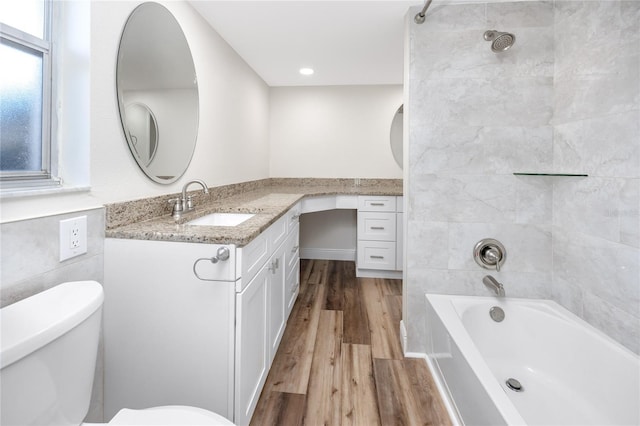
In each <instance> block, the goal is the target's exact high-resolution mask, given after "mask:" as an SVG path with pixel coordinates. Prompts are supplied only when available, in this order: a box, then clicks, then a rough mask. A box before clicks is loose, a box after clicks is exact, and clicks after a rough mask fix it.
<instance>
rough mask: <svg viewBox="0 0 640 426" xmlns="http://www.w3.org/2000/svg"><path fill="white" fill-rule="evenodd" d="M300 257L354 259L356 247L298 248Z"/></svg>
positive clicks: (353, 260)
mask: <svg viewBox="0 0 640 426" xmlns="http://www.w3.org/2000/svg"><path fill="white" fill-rule="evenodd" d="M300 259H321V260H344V261H352V262H355V261H356V249H326V248H300Z"/></svg>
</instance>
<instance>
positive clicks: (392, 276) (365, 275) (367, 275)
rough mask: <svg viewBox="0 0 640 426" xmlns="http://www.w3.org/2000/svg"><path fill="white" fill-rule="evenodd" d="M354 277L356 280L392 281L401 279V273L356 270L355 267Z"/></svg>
mask: <svg viewBox="0 0 640 426" xmlns="http://www.w3.org/2000/svg"><path fill="white" fill-rule="evenodd" d="M356 277H358V278H388V279H394V280H401V279H402V271H387V270H384V269H358V268H357V266H356Z"/></svg>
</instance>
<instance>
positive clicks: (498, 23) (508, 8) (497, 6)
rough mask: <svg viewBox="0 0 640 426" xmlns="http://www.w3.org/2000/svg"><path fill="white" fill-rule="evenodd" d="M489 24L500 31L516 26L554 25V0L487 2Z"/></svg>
mask: <svg viewBox="0 0 640 426" xmlns="http://www.w3.org/2000/svg"><path fill="white" fill-rule="evenodd" d="M487 24H488V25H489V27H491V28H495V29H498V31H503V30H501V28H504V29H505V31H506V30H507V29H509V28H514V27H518V28H520V27H524V28H527V27H553V24H554V11H553V1H549V0H543V1H530V2H514V3H487Z"/></svg>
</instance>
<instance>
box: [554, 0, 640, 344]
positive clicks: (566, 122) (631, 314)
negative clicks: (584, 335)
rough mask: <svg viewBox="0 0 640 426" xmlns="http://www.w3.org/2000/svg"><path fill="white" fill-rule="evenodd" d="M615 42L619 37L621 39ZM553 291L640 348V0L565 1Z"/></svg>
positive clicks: (558, 70)
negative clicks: (565, 176)
mask: <svg viewBox="0 0 640 426" xmlns="http://www.w3.org/2000/svg"><path fill="white" fill-rule="evenodd" d="M612 41H613V42H612ZM554 44H555V100H554V118H553V125H554V135H553V154H554V155H553V157H554V168H556V169H558V170H563V171H568V172H574V173H587V174H589V177H588V178H586V179H580V180H556V182H555V183H554V187H553V290H552V292H553V297H554V299H555V300H557V301H558V302H559V303H561V304H563V305H564V306H566V307H567V308H569V309H571V310H572V311H574V312H575V313H577V314H578V315H580V316H582V317H583V318H585V319H586V320H587V321H588V322H590V323H591V324H593V325H594V326H596V327H598V328H599V329H601V330H603V331H605V332H606V333H607V334H608V335H610V336H611V337H613V338H614V339H616V340H618V341H620V342H621V343H623V344H624V345H626V346H627V347H629V348H630V349H632V350H633V351H635V352H640V266H639V264H640V212H639V210H640V2H638V1H606V2H605V1H598V2H594V1H584V2H582V1H580V2H578V1H576V2H567V1H563V2H556V4H555V43H554Z"/></svg>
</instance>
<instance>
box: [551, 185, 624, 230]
mask: <svg viewBox="0 0 640 426" xmlns="http://www.w3.org/2000/svg"><path fill="white" fill-rule="evenodd" d="M625 186H626V179H619V178H598V177H589V178H567V179H563V180H558V181H557V182H556V184H555V185H554V191H553V212H554V215H553V224H554V225H555V226H556V227H558V228H560V229H563V230H565V231H569V230H571V231H575V232H582V233H584V234H587V235H592V236H594V237H598V238H602V239H606V240H608V241H613V242H620V233H621V230H620V215H621V213H622V214H627V211H626V209H627V207H626V206H625V205H626V202H625V201H626V200H625V201H623V200H622V192H623V188H625Z"/></svg>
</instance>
